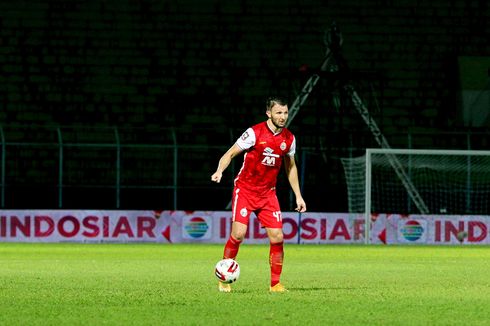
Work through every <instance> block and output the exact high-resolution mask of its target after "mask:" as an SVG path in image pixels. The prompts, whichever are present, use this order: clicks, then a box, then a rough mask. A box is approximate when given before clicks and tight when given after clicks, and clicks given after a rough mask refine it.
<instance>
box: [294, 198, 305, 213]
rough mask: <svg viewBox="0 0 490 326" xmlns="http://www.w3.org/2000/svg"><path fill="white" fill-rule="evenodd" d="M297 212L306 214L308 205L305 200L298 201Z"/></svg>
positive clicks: (298, 199)
mask: <svg viewBox="0 0 490 326" xmlns="http://www.w3.org/2000/svg"><path fill="white" fill-rule="evenodd" d="M295 210H296V211H297V212H300V213H303V212H306V203H305V201H304V199H303V198H297V199H296V209H295Z"/></svg>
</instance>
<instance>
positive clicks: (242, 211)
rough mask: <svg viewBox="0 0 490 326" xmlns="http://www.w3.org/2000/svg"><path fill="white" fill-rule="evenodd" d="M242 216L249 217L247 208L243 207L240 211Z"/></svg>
mask: <svg viewBox="0 0 490 326" xmlns="http://www.w3.org/2000/svg"><path fill="white" fill-rule="evenodd" d="M240 215H241V216H243V217H245V216H247V209H246V208H245V207H243V208H242V209H241V210H240Z"/></svg>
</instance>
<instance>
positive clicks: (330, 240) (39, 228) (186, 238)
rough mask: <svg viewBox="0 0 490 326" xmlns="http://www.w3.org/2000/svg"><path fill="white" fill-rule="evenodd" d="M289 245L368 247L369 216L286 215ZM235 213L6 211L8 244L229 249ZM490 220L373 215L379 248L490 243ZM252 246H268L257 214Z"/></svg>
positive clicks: (2, 235)
mask: <svg viewBox="0 0 490 326" xmlns="http://www.w3.org/2000/svg"><path fill="white" fill-rule="evenodd" d="M282 220H283V225H284V227H283V230H284V241H285V242H286V243H301V244H363V243H364V242H365V241H364V234H365V232H364V224H365V222H364V215H363V214H349V213H302V214H300V213H296V212H283V213H282ZM230 227H231V217H230V212H229V211H193V212H189V211H114V210H0V242H78V243H137V242H156V243H224V242H225V241H226V240H227V239H228V235H229V232H230ZM489 230H490V218H489V217H488V216H455V215H453V216H447V215H427V216H423V215H409V216H406V215H398V214H373V215H372V218H371V231H370V235H371V239H370V243H372V244H436V245H440V244H444V245H448V244H489V243H490V236H489V232H488V231H489ZM245 241H246V242H247V243H268V239H267V235H266V233H265V230H264V229H262V228H261V227H260V224H259V222H258V220H257V219H256V218H255V216H254V215H253V214H252V219H251V222H250V225H249V228H248V232H247V235H246V240H245Z"/></svg>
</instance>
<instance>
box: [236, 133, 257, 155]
mask: <svg viewBox="0 0 490 326" xmlns="http://www.w3.org/2000/svg"><path fill="white" fill-rule="evenodd" d="M236 144H237V145H238V147H240V148H241V149H243V150H247V149H249V148H250V147H252V146H253V145H255V132H254V130H253V129H252V128H248V129H247V130H245V132H244V133H243V134H242V135H241V136H240V138H238V140H237V141H236Z"/></svg>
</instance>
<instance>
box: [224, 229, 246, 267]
mask: <svg viewBox="0 0 490 326" xmlns="http://www.w3.org/2000/svg"><path fill="white" fill-rule="evenodd" d="M246 233H247V225H246V224H243V223H241V222H237V221H234V222H233V223H232V225H231V233H230V237H229V238H228V241H227V242H226V245H225V250H224V252H223V258H231V259H235V258H236V256H237V255H238V249H240V244H241V243H242V241H243V238H245V234H246Z"/></svg>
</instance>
